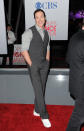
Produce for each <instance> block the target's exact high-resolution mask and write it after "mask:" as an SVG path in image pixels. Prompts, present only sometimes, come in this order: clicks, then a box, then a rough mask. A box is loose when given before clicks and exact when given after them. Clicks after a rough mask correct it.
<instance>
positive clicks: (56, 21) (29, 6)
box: [0, 0, 69, 65]
mask: <svg viewBox="0 0 84 131" xmlns="http://www.w3.org/2000/svg"><path fill="white" fill-rule="evenodd" d="M1 2H3V0H1ZM0 7H1V8H0V9H2V13H1V12H0V15H1V16H0V17H1V18H2V19H1V20H0V27H1V28H2V31H0V53H6V36H5V34H6V32H5V26H4V25H5V20H4V14H3V12H4V10H3V9H4V7H3V3H2V4H0ZM24 9H25V30H27V29H28V28H30V27H31V26H33V25H34V24H35V20H34V16H33V13H34V11H35V10H36V9H42V10H44V11H45V13H46V19H47V22H46V26H45V28H46V29H47V31H48V32H49V34H50V37H51V40H67V39H68V14H69V0H24ZM2 59H3V58H0V63H1V61H2ZM8 63H9V58H8V59H7V65H8ZM13 65H25V61H24V58H23V56H22V55H21V43H20V44H15V45H14V55H13Z"/></svg>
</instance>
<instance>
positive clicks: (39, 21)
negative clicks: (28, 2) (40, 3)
mask: <svg viewBox="0 0 84 131" xmlns="http://www.w3.org/2000/svg"><path fill="white" fill-rule="evenodd" d="M35 22H36V24H37V25H38V26H39V27H40V28H43V27H44V24H45V17H44V14H43V12H41V11H39V12H37V13H36V14H35Z"/></svg>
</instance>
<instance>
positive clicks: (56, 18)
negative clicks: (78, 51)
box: [25, 0, 69, 40]
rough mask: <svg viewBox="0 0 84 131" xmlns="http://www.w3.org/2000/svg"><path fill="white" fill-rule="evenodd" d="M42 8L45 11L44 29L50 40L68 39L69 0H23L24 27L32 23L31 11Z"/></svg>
mask: <svg viewBox="0 0 84 131" xmlns="http://www.w3.org/2000/svg"><path fill="white" fill-rule="evenodd" d="M36 9H42V10H44V11H45V13H46V19H47V23H46V27H45V28H46V29H47V30H48V32H49V34H50V36H51V40H67V39H68V13H69V0H31V1H30V0H25V22H26V29H28V28H29V27H31V26H32V25H34V23H35V21H34V17H33V12H34V11H35V10H36Z"/></svg>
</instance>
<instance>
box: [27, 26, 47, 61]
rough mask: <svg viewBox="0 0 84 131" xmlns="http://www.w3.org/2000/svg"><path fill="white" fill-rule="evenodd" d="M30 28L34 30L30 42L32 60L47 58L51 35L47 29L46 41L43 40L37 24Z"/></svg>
mask: <svg viewBox="0 0 84 131" xmlns="http://www.w3.org/2000/svg"><path fill="white" fill-rule="evenodd" d="M30 29H31V30H32V33H33V38H32V40H31V42H30V46H29V51H28V52H29V55H30V58H31V60H32V61H33V62H35V63H39V62H41V61H43V60H45V59H46V53H47V45H48V42H49V35H48V32H47V31H46V30H45V34H44V41H43V40H42V38H41V36H40V34H39V32H38V31H37V29H36V27H35V26H33V27H31V28H30Z"/></svg>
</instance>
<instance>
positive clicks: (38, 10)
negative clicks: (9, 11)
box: [34, 9, 46, 18]
mask: <svg viewBox="0 0 84 131" xmlns="http://www.w3.org/2000/svg"><path fill="white" fill-rule="evenodd" d="M40 11H41V12H42V13H43V14H44V17H46V15H45V12H44V11H43V10H42V9H37V10H35V11H34V18H35V14H36V13H37V12H40Z"/></svg>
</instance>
